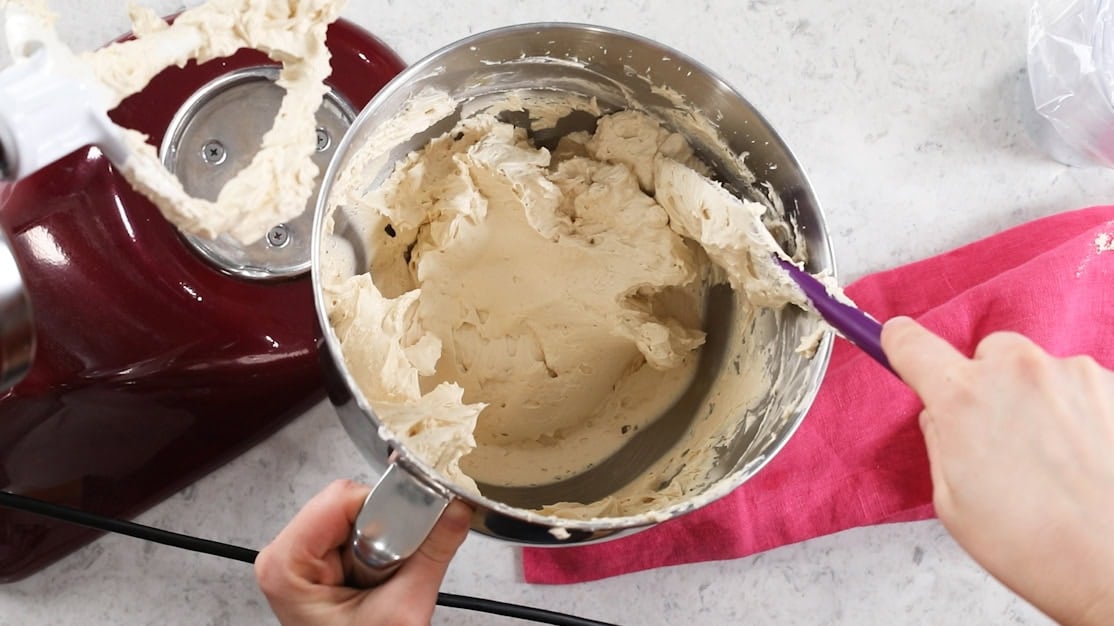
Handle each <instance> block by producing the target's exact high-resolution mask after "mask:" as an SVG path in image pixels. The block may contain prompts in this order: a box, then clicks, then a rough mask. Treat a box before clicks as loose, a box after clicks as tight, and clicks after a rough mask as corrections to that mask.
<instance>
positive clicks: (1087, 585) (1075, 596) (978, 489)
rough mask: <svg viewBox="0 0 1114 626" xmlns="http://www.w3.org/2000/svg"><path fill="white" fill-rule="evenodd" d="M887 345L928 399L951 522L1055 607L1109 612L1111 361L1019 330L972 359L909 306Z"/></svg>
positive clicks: (942, 512) (1084, 620) (935, 472)
mask: <svg viewBox="0 0 1114 626" xmlns="http://www.w3.org/2000/svg"><path fill="white" fill-rule="evenodd" d="M882 347H883V349H884V350H885V352H886V356H887V357H889V360H890V363H891V364H892V365H893V367H894V369H895V370H896V371H897V373H898V374H899V375H900V376H901V378H902V379H903V380H905V382H906V383H908V384H909V386H910V387H912V388H913V390H914V391H916V392H917V394H918V395H919V396H920V397H921V399H922V400H923V401H924V405H925V409H924V411H923V412H922V413H921V417H920V424H921V430H922V431H923V433H924V437H925V444H926V446H927V448H928V457H929V462H930V464H931V472H932V484H933V502H934V504H935V506H936V514H937V515H938V516H939V518H940V521H941V522H942V523H943V524H944V527H945V528H947V530H948V532H950V533H951V534H952V536H953V537H955V539H956V541H957V542H958V543H959V545H961V546H962V547H963V548H964V549H965V550H967V552H969V553H970V554H971V556H972V557H973V558H974V559H975V560H976V561H977V562H979V564H981V565H982V566H983V567H985V568H986V569H987V571H989V572H990V573H991V574H992V575H994V576H995V577H996V578H998V579H999V580H1000V581H1002V582H1003V583H1004V584H1005V585H1006V586H1008V587H1009V588H1010V589H1012V590H1013V591H1014V592H1016V593H1017V594H1019V595H1021V596H1022V597H1024V598H1026V599H1027V600H1029V601H1030V602H1032V603H1033V604H1034V605H1035V606H1036V607H1037V608H1039V609H1041V610H1042V611H1044V612H1045V613H1047V614H1048V615H1049V616H1051V617H1052V618H1053V619H1056V620H1058V621H1060V622H1065V623H1073V624H1075V623H1078V624H1100V623H1101V624H1114V373H1112V372H1109V371H1107V370H1104V369H1103V368H1102V367H1100V366H1099V365H1098V364H1097V363H1095V361H1094V360H1093V359H1091V358H1090V357H1071V358H1066V359H1057V358H1054V357H1052V356H1050V355H1048V354H1047V353H1046V352H1045V351H1044V350H1042V349H1041V348H1040V347H1038V346H1037V345H1036V344H1034V343H1033V342H1031V341H1029V340H1028V339H1026V338H1024V337H1022V336H1021V335H1018V334H1015V333H994V334H992V335H989V336H988V337H986V338H985V339H983V340H982V341H981V342H980V343H979V345H978V348H977V349H976V351H975V355H974V358H973V359H968V358H966V357H965V356H963V355H962V354H960V353H959V352H958V351H957V350H956V349H955V348H953V347H952V346H951V345H949V344H948V343H947V342H946V341H944V340H943V339H941V338H940V337H938V336H936V335H934V334H932V333H931V332H929V331H927V330H925V329H924V328H923V327H922V326H920V325H919V324H917V323H916V322H914V321H912V320H910V319H908V318H896V319H893V320H890V321H889V322H887V323H886V325H885V327H884V328H883V331H882Z"/></svg>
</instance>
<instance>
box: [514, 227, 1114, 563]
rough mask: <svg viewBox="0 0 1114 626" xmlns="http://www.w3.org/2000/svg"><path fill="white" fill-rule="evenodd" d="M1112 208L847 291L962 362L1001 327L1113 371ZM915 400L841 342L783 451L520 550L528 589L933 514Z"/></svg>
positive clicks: (1012, 233)
mask: <svg viewBox="0 0 1114 626" xmlns="http://www.w3.org/2000/svg"><path fill="white" fill-rule="evenodd" d="M1108 238H1114V206H1105V207H1093V208H1089V209H1083V210H1079V211H1073V212H1070V213H1063V214H1060V215H1055V216H1052V217H1047V218H1044V219H1040V220H1037V221H1035V222H1030V223H1028V224H1025V225H1022V226H1019V227H1016V228H1013V229H1011V230H1008V231H1005V232H1003V233H999V234H997V235H994V236H991V237H988V238H986V239H983V240H981V241H978V242H975V243H973V244H970V245H967V246H964V247H962V248H959V249H957V250H953V251H951V252H947V253H945V254H941V255H939V256H936V257H933V258H930V259H927V260H924V261H919V262H916V263H912V264H910V265H905V266H903V267H898V268H896V269H892V270H889V271H885V272H881V273H878V274H874V275H871V276H867V277H865V278H863V279H862V280H859V281H857V282H855V283H854V284H852V285H851V286H849V287H848V288H847V293H848V295H849V296H850V297H851V298H853V299H854V300H855V301H856V302H857V303H858V304H859V306H860V307H862V308H863V309H864V310H866V311H868V312H870V313H871V314H873V315H874V316H875V317H877V318H878V319H887V318H890V317H893V316H896V315H908V316H911V317H913V318H916V319H917V320H919V321H920V322H921V323H922V324H924V325H925V326H927V327H928V328H929V329H931V330H933V331H935V332H937V333H938V334H940V335H941V336H943V337H945V338H947V339H948V340H949V341H951V342H952V344H953V345H955V346H957V347H959V348H960V349H961V350H963V351H965V352H966V353H967V354H971V353H972V352H973V351H974V348H975V346H976V345H977V344H978V342H979V340H980V339H981V338H982V337H984V336H986V335H987V334H988V333H991V332H994V331H998V330H1013V331H1017V332H1020V333H1022V334H1024V335H1026V336H1028V337H1029V338H1031V339H1032V340H1033V341H1035V342H1036V343H1037V344H1039V345H1041V346H1043V347H1044V348H1045V349H1047V350H1048V351H1050V352H1052V353H1053V354H1055V355H1058V356H1068V355H1074V354H1090V355H1092V356H1094V357H1095V358H1096V359H1097V360H1098V361H1099V362H1100V363H1102V364H1103V365H1104V366H1106V367H1108V368H1114V249H1109V250H1108V249H1106V248H1110V247H1114V243H1105V245H1104V242H1108ZM921 408H922V405H921V402H920V400H918V399H917V397H916V396H915V395H914V394H913V393H912V391H910V390H909V389H908V388H907V387H906V386H905V385H904V384H902V383H901V382H900V381H899V380H898V379H897V378H896V377H894V376H892V375H891V374H890V373H888V372H887V371H885V370H884V369H882V368H881V367H880V366H879V365H877V364H876V363H874V362H873V361H872V360H871V359H870V358H868V357H867V356H866V355H864V354H863V353H861V352H859V351H858V349H856V348H855V347H853V346H852V345H850V344H848V343H847V342H845V341H843V340H838V341H837V342H836V346H835V350H834V352H833V354H832V360H831V364H830V365H829V367H828V371H827V374H826V376H825V378H824V382H823V384H822V385H821V388H820V392H819V395H818V396H817V398H816V401H815V403H814V404H813V406H812V408H811V410H810V411H809V413H808V415H807V416H806V417H805V419H804V422H803V423H802V424H801V426H800V428H799V429H798V431H797V432H796V434H794V435H793V437H792V438H791V439H790V441H789V442H788V443H787V444H786V446H785V448H783V449H782V451H781V452H780V453H779V454H778V455H777V456H776V457H775V458H774V459H773V460H772V461H770V463H769V464H768V465H767V466H766V467H765V468H764V469H762V470H761V471H760V472H758V474H757V475H755V476H754V477H753V478H752V479H751V480H750V481H748V482H747V483H746V484H744V485H743V486H741V487H740V488H738V489H737V490H735V491H734V492H733V493H731V494H729V495H728V496H726V497H724V498H723V499H721V500H719V501H717V502H714V503H712V504H710V505H708V506H706V507H704V508H702V509H700V510H698V511H696V512H694V513H690V514H689V515H686V516H684V517H682V518H679V519H675V520H672V521H669V522H665V523H663V524H660V525H658V526H656V527H654V528H651V529H649V530H647V531H644V532H641V533H639V534H636V535H633V536H630V537H625V538H622V539H617V540H615V541H611V542H607V543H602V544H597V545H589V546H582V547H570V548H553V549H542V548H533V549H525V550H524V551H523V565H524V567H523V569H524V572H525V577H526V580H527V581H528V582H534V583H573V582H581V581H586V580H595V579H599V578H605V577H608V576H615V575H618V574H624V573H627V572H634V571H638V570H645V569H651V568H655V567H662V566H666V565H676V564H681V563H693V562H698V561H712V560H721V559H734V558H738V557H743V556H747V555H750V554H754V553H757V552H762V551H764V550H769V549H771V548H775V547H777V546H782V545H786V544H791V543H795V542H798V541H803V540H805V539H809V538H812V537H818V536H821V535H827V534H830V533H834V532H837V531H840V530H844V529H847V528H854V527H857V526H866V525H872V524H885V523H889V522H904V521H911V520H919V519H925V518H929V517H932V516H933V514H934V513H933V508H932V484H931V481H930V479H929V472H928V458H927V456H926V453H925V448H924V441H923V439H922V437H921V432H920V428H919V426H918V423H917V416H918V414H919V413H920V410H921Z"/></svg>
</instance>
